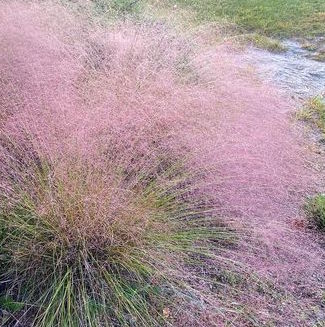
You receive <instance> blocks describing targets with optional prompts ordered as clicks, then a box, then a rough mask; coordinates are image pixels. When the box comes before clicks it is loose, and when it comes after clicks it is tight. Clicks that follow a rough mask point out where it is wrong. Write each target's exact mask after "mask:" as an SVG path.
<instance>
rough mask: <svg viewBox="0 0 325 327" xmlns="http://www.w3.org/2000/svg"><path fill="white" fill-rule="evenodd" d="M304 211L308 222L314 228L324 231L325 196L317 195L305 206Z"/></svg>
mask: <svg viewBox="0 0 325 327" xmlns="http://www.w3.org/2000/svg"><path fill="white" fill-rule="evenodd" d="M306 210H307V213H308V216H309V217H310V220H311V221H312V223H313V224H315V225H316V227H317V228H318V229H319V230H321V231H324V230H325V195H324V194H318V195H316V196H314V197H313V198H311V199H310V200H309V201H308V202H307V204H306Z"/></svg>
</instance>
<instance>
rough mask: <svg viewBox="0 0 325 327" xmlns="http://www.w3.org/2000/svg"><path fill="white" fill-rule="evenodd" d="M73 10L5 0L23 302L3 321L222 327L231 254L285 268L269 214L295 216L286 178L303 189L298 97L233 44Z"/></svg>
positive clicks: (13, 259)
mask: <svg viewBox="0 0 325 327" xmlns="http://www.w3.org/2000/svg"><path fill="white" fill-rule="evenodd" d="M79 15H80V17H77V16H75V14H72V13H71V12H70V11H69V10H68V9H66V8H64V7H62V6H60V5H57V4H55V3H54V2H53V1H49V2H47V1H46V2H44V3H43V2H42V3H38V2H37V1H34V2H31V3H23V2H19V1H17V2H16V1H15V2H11V3H10V4H3V3H2V4H1V5H0V46H1V49H2V51H1V52H0V72H1V77H0V106H1V110H0V164H1V165H0V189H1V193H0V197H1V202H0V222H1V227H0V232H1V233H0V242H1V243H0V260H1V261H0V262H1V267H4V269H0V274H1V280H3V281H4V282H3V285H4V286H3V287H2V288H1V292H2V293H4V295H5V296H6V298H12V299H13V300H14V301H15V302H16V303H22V308H21V309H20V310H18V312H16V313H14V314H13V315H12V317H11V318H10V319H9V322H8V323H9V324H10V323H15V322H16V321H20V323H21V324H23V325H24V326H29V325H32V326H151V325H153V326H163V325H164V324H166V325H168V324H169V325H172V326H192V325H193V326H198V325H201V326H202V325H204V326H211V325H216V326H220V325H222V323H221V321H222V319H224V317H223V314H221V312H222V310H221V308H223V307H227V306H228V302H232V304H231V305H233V303H234V301H232V300H233V299H232V298H231V296H232V295H231V296H230V294H229V293H228V288H226V291H225V293H226V295H225V296H223V297H221V294H220V298H219V297H218V296H219V293H218V294H217V295H218V296H216V293H214V290H215V289H216V288H219V287H220V284H221V283H220V282H218V280H217V281H216V276H218V274H220V271H222V270H223V269H226V270H230V271H231V270H232V269H233V268H234V267H233V265H234V262H231V260H227V259H226V258H225V256H226V255H227V258H228V259H229V257H231V258H232V259H233V260H234V261H236V260H238V258H240V259H243V261H246V262H248V265H249V268H252V269H251V270H249V271H250V272H251V271H254V269H255V271H260V270H262V272H264V271H265V270H267V269H269V268H270V266H271V265H272V264H273V262H275V263H276V264H278V265H279V266H280V265H282V264H283V262H282V261H281V262H278V261H276V260H274V261H272V262H271V261H270V260H267V259H265V258H264V257H265V254H266V251H265V248H267V249H268V245H269V243H270V242H272V237H274V235H275V234H276V233H274V231H276V232H277V231H279V230H280V232H281V233H284V234H286V230H285V228H284V227H283V224H282V223H283V222H281V225H279V224H276V222H275V221H273V224H272V221H271V222H269V220H268V217H269V213H271V214H272V215H274V217H276V219H278V218H279V217H280V216H281V215H282V214H283V213H285V214H286V215H287V216H290V215H291V214H292V212H293V211H294V210H293V209H292V207H293V206H290V207H289V208H288V206H286V204H287V203H286V201H288V199H289V197H288V196H287V195H288V190H290V191H291V190H292V188H294V187H295V186H297V187H301V189H304V187H305V183H304V182H305V176H302V177H301V179H300V178H299V179H298V181H297V176H300V175H301V172H302V171H303V170H302V168H301V166H302V163H301V160H300V159H299V158H300V157H299V155H298V154H297V153H296V152H295V151H296V149H297V148H298V145H296V144H295V142H294V139H293V137H292V136H291V134H290V133H289V132H288V131H287V127H288V126H287V125H286V122H285V120H284V119H283V118H284V112H285V111H286V110H287V109H288V103H287V102H286V101H284V100H283V98H281V97H280V96H279V95H278V94H277V93H276V92H275V91H274V90H273V89H272V88H269V87H267V86H265V85H264V84H262V83H261V82H259V81H258V80H254V79H253V78H252V76H251V74H249V73H248V71H247V70H246V69H245V68H244V67H243V65H240V64H238V58H237V57H236V54H235V53H234V51H233V49H232V48H231V47H229V46H226V45H225V46H220V47H217V48H216V47H214V48H212V49H211V47H204V46H203V45H202V44H201V42H200V40H199V39H198V40H196V41H197V43H198V46H197V47H196V46H195V45H193V44H192V43H191V42H189V41H188V40H186V39H185V38H181V37H178V36H176V35H175V34H174V32H173V31H171V30H170V29H168V28H167V27H166V26H165V25H163V24H159V23H152V22H141V23H139V22H132V21H127V20H126V21H123V22H117V23H114V24H110V25H105V26H101V25H100V24H93V23H90V22H91V20H88V19H87V18H88V17H85V16H83V14H82V13H79ZM279 122H280V124H279ZM277 133H278V134H279V135H281V139H278V138H277V136H276V135H277ZM288 159H290V160H288ZM291 172H292V173H291ZM277 183H278V184H280V186H279V187H275V184H277ZM269 185H272V187H269ZM294 199H295V201H296V202H294V204H296V203H297V202H299V201H298V199H297V197H294ZM284 208H285V209H284ZM220 214H222V215H224V216H225V217H228V216H231V217H234V216H236V219H237V221H236V225H235V226H236V227H238V228H242V227H243V226H244V227H246V228H247V230H248V231H249V233H247V234H244V233H243V235H242V236H247V235H248V234H254V233H255V234H256V235H255V234H254V236H257V237H258V242H260V244H261V247H260V248H261V249H262V250H261V252H260V253H257V254H256V253H255V250H256V247H258V245H257V244H259V243H258V242H256V243H255V242H252V241H251V239H250V238H248V237H242V241H241V242H240V243H239V244H240V247H239V248H236V251H232V250H233V248H230V249H229V248H227V249H225V244H229V243H228V241H229V239H230V238H232V237H231V236H232V233H230V231H229V228H228V227H229V225H230V223H231V221H230V219H227V221H226V222H225V221H224V220H225V219H223V221H221V220H220V218H219V217H218V215H220ZM281 217H282V216H281ZM225 223H227V228H226V227H225ZM266 223H270V225H272V226H271V227H272V228H270V230H272V233H269V230H266V229H264V228H263V227H264V226H265V224H266ZM271 234H272V235H271ZM249 236H251V235H249ZM225 241H227V242H225ZM277 241H278V240H277ZM284 243H285V242H282V243H281V242H279V244H280V247H281V249H286V245H285V244H284ZM238 250H239V251H238ZM237 251H238V252H237ZM263 251H264V252H263ZM256 252H257V251H256ZM277 253H278V252H277ZM299 253H300V252H299ZM272 254H273V253H272ZM274 257H276V254H275V255H274V256H272V260H273V259H274ZM256 258H257V259H256ZM262 258H264V259H263V260H262ZM260 265H263V267H262V269H260V268H261V267H260ZM286 267H287V266H286ZM281 268H282V266H281ZM274 269H276V266H275V267H274ZM236 287H239V286H238V285H236ZM238 293H240V292H238ZM227 296H228V297H227ZM240 296H242V297H241V298H239V299H238V296H236V300H237V299H238V301H241V300H243V299H244V301H246V302H249V301H252V299H253V300H255V299H256V298H255V296H256V293H254V292H253V291H252V292H247V289H246V290H245V292H244V295H243V294H240ZM249 296H250V297H251V298H249ZM248 298H249V299H248ZM272 305H273V303H272V304H271V305H270V306H268V304H265V308H264V307H263V310H264V309H265V310H268V309H269V307H272ZM258 309H259V308H257V310H258ZM189 310H190V311H191V314H188V313H187V312H188V311H189ZM263 310H262V309H261V310H260V311H263ZM270 310H272V308H271V309H270ZM257 314H258V313H257ZM226 316H227V315H226ZM233 316H236V312H234V311H232V313H230V314H229V317H230V318H231V319H232V318H233ZM263 318H264V317H263ZM271 318H272V317H271ZM276 318H278V317H276ZM225 319H226V320H227V317H225ZM279 319H281V317H280V318H279ZM271 320H272V319H271ZM279 321H280V320H276V322H277V323H279Z"/></svg>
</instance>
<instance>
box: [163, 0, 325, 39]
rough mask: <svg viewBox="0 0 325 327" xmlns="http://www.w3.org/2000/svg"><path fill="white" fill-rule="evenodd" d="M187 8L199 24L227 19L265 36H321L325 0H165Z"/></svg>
mask: <svg viewBox="0 0 325 327" xmlns="http://www.w3.org/2000/svg"><path fill="white" fill-rule="evenodd" d="M169 2H170V3H173V4H175V3H177V4H180V5H184V6H189V7H190V8H192V9H194V11H195V12H196V13H197V19H198V20H199V21H220V19H228V20H230V21H233V22H235V23H236V24H238V25H239V26H241V27H243V28H245V29H246V30H248V31H256V32H259V33H264V34H266V35H269V36H281V37H288V36H317V35H325V0H169Z"/></svg>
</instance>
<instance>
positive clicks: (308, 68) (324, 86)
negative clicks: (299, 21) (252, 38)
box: [247, 40, 325, 99]
mask: <svg viewBox="0 0 325 327" xmlns="http://www.w3.org/2000/svg"><path fill="white" fill-rule="evenodd" d="M283 45H284V46H285V47H286V48H287V49H288V50H287V51H286V52H283V53H271V52H268V51H265V50H260V49H256V48H249V49H247V52H248V54H249V59H248V61H249V64H251V65H253V66H254V68H255V69H256V70H257V72H258V73H259V74H260V75H262V76H263V79H267V80H271V81H272V82H273V83H275V84H276V85H278V86H279V87H280V88H281V89H283V90H284V91H285V92H286V93H288V94H289V95H291V96H293V97H295V98H296V97H297V98H299V99H306V98H308V97H312V96H315V95H320V94H324V92H325V62H319V61H316V60H313V59H311V54H312V53H311V51H310V50H307V49H304V48H302V46H301V45H300V44H299V43H298V42H296V41H292V40H288V41H285V42H283Z"/></svg>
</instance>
